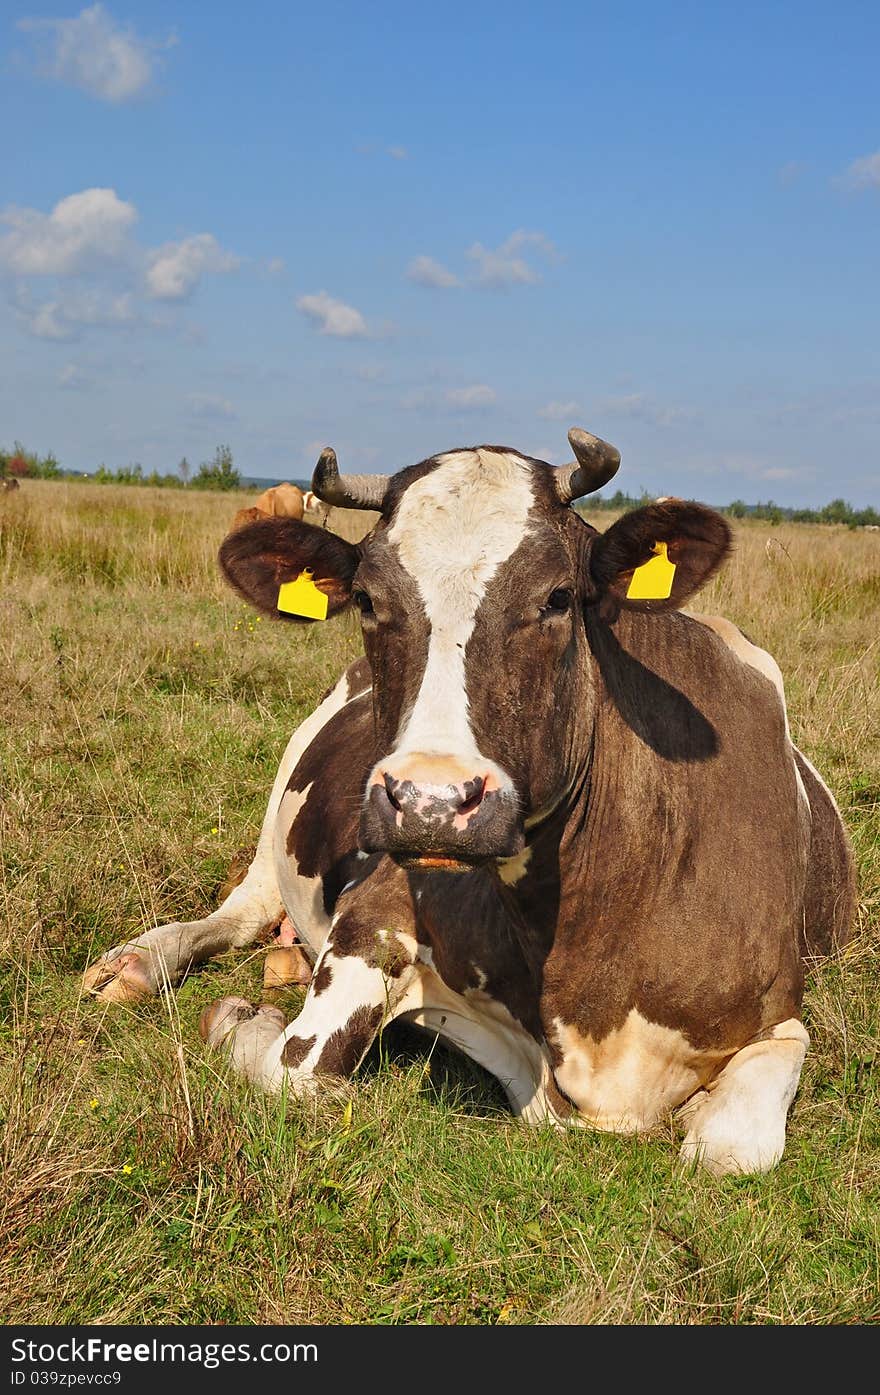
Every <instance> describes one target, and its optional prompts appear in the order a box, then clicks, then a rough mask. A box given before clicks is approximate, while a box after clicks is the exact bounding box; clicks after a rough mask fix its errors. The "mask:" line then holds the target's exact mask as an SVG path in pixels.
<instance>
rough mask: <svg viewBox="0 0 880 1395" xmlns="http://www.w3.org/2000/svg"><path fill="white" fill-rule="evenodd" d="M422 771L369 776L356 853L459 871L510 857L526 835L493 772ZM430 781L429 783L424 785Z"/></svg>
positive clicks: (511, 798)
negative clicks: (446, 776)
mask: <svg viewBox="0 0 880 1395" xmlns="http://www.w3.org/2000/svg"><path fill="white" fill-rule="evenodd" d="M437 765H438V762H437V761H436V760H432V761H431V762H430V765H429V766H428V768H427V769H426V770H425V771H420V770H419V768H418V765H417V764H414V763H413V762H412V761H411V760H410V761H407V763H406V767H405V768H404V769H401V770H399V771H394V770H393V769H388V768H383V767H382V765H381V763H380V765H379V766H378V767H377V768H376V769H375V770H374V771H373V774H372V777H371V780H370V783H369V785H368V787H367V793H366V799H365V801H364V807H363V812H362V814H361V827H360V846H361V848H363V850H364V851H365V852H387V853H390V854H391V855H392V856H393V857H394V858H396V859H397V860H398V861H399V862H402V863H404V864H406V865H408V866H416V867H421V868H425V869H432V870H442V871H461V870H466V869H467V867H469V866H472V865H474V864H475V863H483V862H490V861H492V860H493V859H494V858H499V857H513V856H514V855H515V854H516V853H518V852H519V851H520V850H521V849H522V846H523V841H524V831H523V826H522V819H521V817H520V813H519V807H518V802H517V799H516V795H515V793H514V791H513V789H512V787H511V786H510V785H504V784H501V782H500V781H499V780H498V779H497V777H496V776H495V775H494V774H493V773H492V772H487V771H483V772H481V773H476V772H474V773H468V774H465V773H463V772H461V771H459V770H454V771H450V772H448V773H449V774H450V775H451V777H452V778H450V779H449V780H448V781H444V780H443V779H442V775H443V773H444V772H443V771H442V770H438V769H437ZM426 776H427V777H429V778H426Z"/></svg>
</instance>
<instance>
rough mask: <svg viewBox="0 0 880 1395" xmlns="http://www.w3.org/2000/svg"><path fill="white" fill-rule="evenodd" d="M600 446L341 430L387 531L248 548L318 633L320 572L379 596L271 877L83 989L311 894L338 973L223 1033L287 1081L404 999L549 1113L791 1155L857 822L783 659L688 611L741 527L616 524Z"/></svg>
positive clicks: (725, 1149) (238, 571) (301, 529)
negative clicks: (563, 458)
mask: <svg viewBox="0 0 880 1395" xmlns="http://www.w3.org/2000/svg"><path fill="white" fill-rule="evenodd" d="M569 440H570V443H571V446H572V449H573V451H574V454H575V457H576V458H575V460H574V461H573V462H572V463H571V464H570V465H567V466H563V467H559V468H554V467H553V466H551V465H549V464H547V463H546V462H544V461H541V460H537V459H534V458H533V457H530V456H528V455H524V454H521V453H520V452H518V451H516V450H514V449H512V448H507V447H499V446H480V447H474V448H469V449H459V450H454V451H451V452H447V453H445V454H442V455H437V456H432V457H430V458H429V459H426V460H423V461H422V462H421V463H419V464H417V465H413V466H411V467H408V468H406V469H403V470H401V471H400V472H398V473H397V474H395V475H393V476H389V477H375V476H373V477H371V476H357V475H349V476H344V475H341V474H340V473H339V468H338V464H337V461H336V456H335V454H334V452H333V451H332V450H330V449H327V450H325V451H324V452H323V453H322V455H321V457H320V459H319V461H318V465H317V467H316V469H315V473H314V477H313V489H314V491H315V493H316V494H317V495H319V497H321V498H322V499H324V500H326V501H328V502H330V503H332V504H334V505H337V506H340V505H341V506H347V507H353V508H363V509H372V510H377V511H378V512H379V519H378V522H377V523H376V525H375V527H374V528H373V530H372V532H371V533H370V534H369V535H368V536H367V537H366V538H365V539H364V540H363V541H361V542H360V543H359V544H352V543H349V542H347V541H346V540H344V539H342V538H340V537H338V536H336V535H334V534H332V533H329V532H325V531H323V530H321V529H317V528H314V527H310V526H308V525H306V524H303V523H301V522H296V521H294V520H291V519H279V518H271V519H263V520H260V521H257V522H255V523H253V524H251V525H249V526H248V527H246V528H243V529H241V530H240V531H238V532H235V533H233V534H231V535H230V536H229V537H227V538H226V539H225V540H224V542H223V544H222V546H221V548H220V553H219V564H220V568H221V570H222V572H223V574H224V576H225V577H226V579H227V580H228V581H229V583H230V584H231V585H232V587H233V588H234V589H235V590H236V591H237V592H238V594H239V595H241V596H242V597H244V598H245V599H247V600H248V601H249V602H250V603H251V604H253V605H254V606H255V607H256V608H257V609H258V610H259V611H261V612H262V613H263V614H264V615H267V616H272V617H274V618H278V619H280V620H281V621H282V622H286V623H289V624H293V625H297V624H309V623H314V621H313V620H309V619H305V618H301V617H300V616H298V615H297V614H296V613H293V610H295V607H293V608H292V609H291V608H287V609H282V610H279V609H278V606H279V603H280V595H279V593H280V591H281V588H282V587H284V586H286V585H288V584H290V583H296V584H297V585H299V586H302V585H306V586H307V587H311V588H314V590H315V592H319V593H320V597H321V606H322V607H323V605H324V601H326V611H327V615H328V616H332V615H335V614H338V613H339V612H341V611H343V610H344V609H345V608H346V607H350V606H354V607H355V608H356V609H357V610H358V611H359V613H360V622H361V626H362V630H363V639H364V646H365V656H364V657H362V658H361V659H359V660H357V661H356V662H355V663H354V664H353V665H352V666H351V667H350V668H349V669H348V670H347V671H346V672H345V673H344V674H343V676H342V677H341V678H340V679H339V681H338V682H337V683H336V685H335V686H334V687H333V688H332V690H331V691H330V692H329V693H328V694H327V695H326V696H325V697H324V699H323V700H322V701H321V703H320V704H319V706H318V707H317V708H316V710H315V711H314V712H313V713H312V714H311V715H310V716H309V717H308V718H307V719H306V720H305V722H304V723H303V724H302V726H300V728H299V729H298V730H297V731H296V732H295V733H294V735H293V737H292V738H291V740H290V743H289V745H288V747H287V749H286V751H285V753H284V756H283V758H282V761H281V764H280V766H279V769H278V772H277V774H276V777H275V783H274V785H273V788H272V793H271V796H270V799H269V805H268V809H267V812H266V816H265V820H264V823H263V826H262V831H261V833H260V838H259V843H258V846H257V851H256V854H255V857H254V859H253V862H252V864H251V866H250V868H249V870H248V873H247V875H246V877H245V879H244V881H243V882H241V884H240V885H239V886H237V887H235V888H234V890H233V891H232V892H231V893H230V895H229V896H228V898H227V899H226V900H225V901H224V902H223V904H222V905H221V906H220V907H219V909H218V910H216V911H215V912H213V913H212V914H211V915H209V916H207V917H206V918H204V919H203V920H197V921H191V922H184V923H179V922H175V923H172V924H169V925H165V926H159V927H157V928H156V929H153V930H151V931H149V932H147V933H146V934H144V935H142V936H140V937H139V938H137V939H135V940H133V941H131V942H130V943H129V944H125V945H120V946H117V947H116V948H115V949H113V950H111V951H109V952H108V954H107V955H105V956H104V957H103V958H102V959H101V960H99V961H98V962H97V963H96V964H94V965H93V966H92V967H91V968H90V969H89V970H88V972H87V973H86V977H85V987H86V989H87V990H88V991H91V992H95V993H98V994H99V995H100V996H102V997H103V998H105V999H110V1000H122V1001H132V1000H134V999H136V998H138V997H142V996H145V995H149V994H151V993H156V992H157V991H159V989H160V988H161V987H162V986H163V985H172V984H175V983H177V982H179V981H180V980H181V978H182V977H183V976H184V975H185V974H186V973H187V972H188V971H189V969H190V968H191V967H192V966H194V965H196V964H198V963H199V962H201V961H202V960H204V959H206V958H207V957H209V956H210V955H212V954H214V953H217V952H219V951H221V950H225V949H228V948H230V947H232V946H243V945H246V944H249V943H251V942H252V941H253V940H254V939H255V938H256V937H257V936H258V935H259V934H261V933H264V932H265V931H266V930H267V929H268V928H270V927H271V926H272V925H275V924H277V923H278V920H279V919H280V918H281V916H282V915H285V914H286V915H287V917H289V919H290V921H291V922H292V924H293V925H294V926H295V927H296V929H297V931H298V933H299V935H300V938H301V940H302V942H303V946H304V948H305V949H306V950H307V952H308V954H309V956H310V958H311V959H312V960H313V964H314V971H313V975H312V978H311V983H310V985H309V987H308V990H307V992H306V995H305V1001H304V1003H303V1006H302V1009H301V1011H300V1012H299V1013H298V1015H297V1016H296V1017H295V1018H294V1020H293V1021H291V1022H290V1023H287V1022H286V1021H285V1017H284V1014H283V1013H282V1012H281V1010H280V1009H279V1008H278V1007H277V1006H275V1005H269V1004H264V1005H263V1006H261V1007H260V1008H258V1009H255V1008H254V1007H253V1006H252V1005H251V1004H250V1003H249V1002H247V1001H246V1000H245V999H243V998H239V997H229V998H225V999H222V1000H221V1001H220V1002H219V1003H214V1004H212V1005H211V1006H210V1007H209V1008H208V1009H206V1011H205V1013H204V1015H203V1018H202V1023H201V1033H202V1036H203V1038H204V1039H205V1041H206V1042H207V1043H208V1045H209V1046H210V1047H216V1048H222V1049H224V1050H225V1051H226V1052H227V1053H228V1055H229V1057H230V1059H231V1061H232V1063H233V1065H234V1067H235V1068H236V1069H237V1070H239V1071H240V1072H242V1073H243V1074H244V1075H245V1076H246V1077H247V1078H249V1079H250V1080H252V1081H253V1082H256V1083H257V1084H259V1085H260V1086H262V1087H263V1088H265V1089H267V1090H270V1091H276V1090H280V1089H282V1087H284V1088H287V1089H288V1090H289V1091H290V1092H291V1094H294V1095H309V1094H310V1093H312V1092H313V1091H315V1090H316V1089H318V1088H319V1087H320V1085H321V1082H322V1081H324V1082H326V1081H328V1080H332V1078H334V1077H347V1076H350V1075H351V1074H352V1073H353V1072H354V1071H355V1070H356V1069H357V1067H358V1065H359V1064H360V1062H361V1061H362V1060H363V1058H364V1056H365V1054H366V1053H367V1051H368V1050H369V1048H370V1046H371V1043H372V1042H373V1041H374V1039H375V1038H376V1036H377V1034H378V1033H379V1032H380V1030H382V1028H383V1026H384V1024H385V1023H386V1022H388V1021H390V1020H391V1019H404V1020H407V1021H409V1022H413V1023H415V1024H417V1025H418V1026H421V1027H423V1028H426V1029H427V1030H428V1031H429V1032H431V1033H432V1034H434V1035H439V1036H440V1037H441V1038H443V1039H444V1040H445V1041H447V1042H449V1043H451V1044H452V1045H454V1046H456V1047H458V1048H459V1049H460V1050H462V1051H464V1052H465V1053H466V1054H467V1055H469V1056H470V1057H472V1058H473V1059H474V1060H475V1061H477V1062H478V1063H479V1064H480V1065H482V1066H483V1067H485V1068H486V1069H487V1070H489V1071H490V1072H492V1073H494V1074H495V1075H496V1076H497V1077H498V1079H499V1080H500V1081H501V1083H502V1085H503V1087H504V1089H505V1091H506V1092H507V1096H508V1098H509V1101H510V1104H511V1108H512V1110H513V1112H514V1113H515V1114H516V1115H518V1116H519V1117H521V1118H522V1119H523V1120H525V1121H527V1122H531V1123H545V1122H549V1123H551V1124H553V1125H559V1126H565V1125H571V1124H576V1125H582V1126H590V1127H594V1128H598V1129H605V1130H612V1131H618V1132H623V1133H641V1132H644V1131H645V1130H648V1129H650V1128H652V1126H654V1125H656V1124H658V1123H659V1122H662V1121H664V1120H666V1119H668V1118H669V1116H670V1115H672V1114H674V1115H675V1116H676V1117H677V1119H678V1120H679V1121H680V1123H681V1125H682V1129H683V1131H684V1138H683V1141H682V1143H681V1148H680V1156H681V1158H682V1159H683V1160H684V1162H685V1163H686V1164H687V1165H688V1166H690V1165H694V1164H700V1165H702V1166H703V1167H705V1168H707V1169H708V1170H709V1171H710V1172H711V1173H713V1174H715V1175H719V1176H720V1175H724V1174H726V1173H752V1172H762V1171H766V1170H768V1169H770V1168H771V1167H773V1166H774V1165H775V1163H776V1162H777V1161H778V1160H779V1158H780V1157H781V1156H782V1153H783V1149H784V1146H785V1131H786V1122H787V1116H788V1110H789V1107H790V1105H791V1103H792V1100H793V1098H794V1095H795V1092H796V1089H797V1086H798V1081H799V1077H800V1072H801V1067H802V1064H803V1061H804V1057H805V1054H806V1050H807V1047H808V1044H809V1039H808V1036H807V1032H806V1030H805V1029H804V1026H803V1023H802V1020H801V1006H802V998H803V990H804V973H805V965H807V964H809V963H810V962H811V961H812V960H813V959H814V958H817V957H819V956H824V955H826V954H830V953H832V952H833V951H835V950H837V949H839V948H841V947H842V946H843V945H844V944H845V943H846V941H847V938H848V936H849V934H850V927H851V922H852V918H853V912H854V898H855V883H854V863H853V857H852V852H851V848H850V844H849V840H848V837H847V834H846V831H845V829H844V826H843V822H842V820H841V817H840V814H839V811H838V809H837V806H836V805H835V802H834V799H833V798H832V795H831V794H830V792H829V790H828V788H827V786H826V785H825V783H824V781H823V780H822V779H821V777H820V776H819V774H818V773H817V771H816V770H815V769H814V767H813V766H812V765H811V763H810V762H809V761H808V760H807V759H806V757H804V756H803V755H802V754H801V752H800V751H798V750H797V749H796V748H795V747H794V746H793V745H792V742H791V737H790V734H789V728H788V721H787V717H786V710H785V698H784V693H783V689H782V680H781V676H780V674H779V670H778V667H777V666H776V664H775V662H774V661H773V660H772V658H771V657H770V655H769V654H766V653H765V652H764V651H763V650H761V649H759V648H758V647H757V646H756V645H754V644H752V643H751V641H749V640H748V639H747V638H746V637H745V636H744V635H743V634H742V633H741V632H740V631H739V630H738V629H737V628H736V627H735V626H733V625H732V624H731V623H730V622H729V621H727V620H726V619H724V618H723V617H706V618H704V619H700V618H697V617H695V616H692V615H688V614H685V613H683V612H682V609H681V608H682V606H684V605H685V604H686V603H688V602H690V601H691V600H692V598H693V597H694V596H695V595H696V593H697V592H698V591H699V589H700V587H702V586H703V585H704V584H705V583H706V582H707V581H708V580H709V579H710V578H711V577H712V576H713V575H714V574H715V572H716V571H717V570H718V568H719V567H720V566H721V565H722V564H723V562H724V561H725V559H726V557H727V555H728V553H729V551H730V548H731V532H730V528H729V525H728V523H727V522H726V520H725V519H724V518H723V517H722V516H721V515H720V514H718V513H716V512H715V511H713V510H712V509H710V508H708V507H706V506H704V505H702V504H698V503H693V502H688V501H685V500H680V499H669V500H667V501H666V502H664V503H661V504H657V503H654V504H648V505H646V506H644V507H642V508H638V509H636V510H634V511H633V512H630V513H628V514H625V515H623V516H622V517H621V518H619V519H618V520H617V521H616V522H614V523H613V524H612V525H611V526H610V527H609V528H608V529H607V530H606V531H605V532H601V533H600V532H597V531H596V529H594V528H593V527H591V526H590V525H589V524H588V523H587V522H586V521H585V520H584V519H583V518H582V517H581V516H580V515H579V514H578V513H577V512H576V511H574V510H573V509H572V508H571V507H570V505H571V503H572V501H573V500H575V499H577V498H580V497H582V496H584V495H586V494H588V493H590V492H591V491H593V490H596V489H599V488H601V487H602V485H603V484H605V483H606V481H607V480H608V479H610V478H611V477H612V476H613V474H614V473H615V471H616V470H617V468H618V465H619V461H620V456H619V453H618V452H617V451H616V450H615V449H614V447H612V446H610V445H608V444H607V443H606V442H604V441H601V440H600V439H599V438H597V437H595V436H591V435H590V434H589V433H587V432H585V431H581V430H579V429H572V431H571V432H570V433H569ZM658 573H659V575H658ZM284 594H285V595H286V594H288V593H287V592H285V593H284ZM306 608H308V607H306ZM294 662H295V660H294Z"/></svg>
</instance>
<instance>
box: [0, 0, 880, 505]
mask: <svg viewBox="0 0 880 1395" xmlns="http://www.w3.org/2000/svg"><path fill="white" fill-rule="evenodd" d="M0 42H2V45H3V56H2V60H0V61H2V83H0V128H2V131H3V133H4V134H3V137H2V150H3V159H2V169H3V177H2V185H0V443H2V444H6V445H11V443H12V441H13V440H14V439H19V440H21V441H23V442H24V443H25V444H26V445H27V446H29V447H30V448H31V449H35V450H38V451H40V452H44V451H47V450H50V449H51V450H54V451H55V453H56V454H57V455H58V456H59V458H60V459H61V462H62V464H64V465H68V466H71V467H74V468H79V469H85V470H88V469H91V468H94V467H95V466H97V465H98V464H99V463H101V462H104V463H106V464H107V465H108V466H110V467H116V466H118V465H126V464H129V463H130V462H133V461H140V462H141V463H142V464H143V466H144V468H145V469H147V470H149V469H153V468H156V469H159V470H161V471H165V470H173V469H175V468H176V466H177V463H178V461H179V460H180V458H181V456H183V455H186V456H187V457H188V459H189V460H190V462H191V463H192V464H193V465H197V464H198V463H199V462H200V461H201V460H204V459H207V458H209V457H210V456H211V455H213V452H214V449H215V447H216V445H218V444H220V443H224V444H226V443H228V444H229V445H230V446H231V448H232V451H233V455H234V458H235V462H236V464H237V465H238V466H239V468H241V470H242V471H243V472H244V473H245V474H249V475H259V476H272V477H276V478H299V477H305V476H308V475H309V474H310V473H311V469H312V466H313V464H314V461H315V459H316V458H317V454H318V451H319V450H320V448H321V446H322V445H324V444H332V445H333V446H335V448H336V450H337V452H338V454H339V458H340V464H341V466H342V468H349V469H359V470H368V471H370V470H394V469H397V468H399V467H400V466H402V465H405V464H409V463H412V462H413V461H415V460H418V459H421V458H422V457H423V456H426V455H430V454H432V453H434V452H437V451H443V450H447V449H451V448H453V447H455V446H460V445H471V444H476V443H482V442H495V443H499V444H506V445H512V446H515V447H517V448H519V449H521V450H524V451H526V452H529V453H532V454H537V455H539V456H541V457H543V458H544V459H548V460H551V461H553V462H554V463H559V462H561V461H563V460H565V459H567V458H568V452H567V443H566V439H565V438H566V432H567V430H568V428H569V427H570V426H572V425H580V426H583V427H586V428H587V429H588V430H590V431H594V432H595V433H597V434H598V435H601V436H604V437H606V438H607V439H608V440H611V441H613V442H614V443H615V444H616V445H618V446H619V447H620V449H621V451H622V454H623V465H622V467H621V471H620V474H619V476H618V481H619V483H620V485H621V487H623V488H625V489H627V490H629V491H630V492H638V491H639V490H640V489H647V490H649V491H651V492H652V493H663V494H666V493H676V494H681V495H684V496H687V497H694V498H700V499H705V500H707V501H708V502H712V503H726V502H728V501H730V500H732V499H734V498H737V497H740V498H744V499H746V500H749V501H755V500H758V499H770V498H772V499H775V500H776V501H777V502H780V503H785V504H804V505H808V504H821V503H824V502H826V501H827V500H829V499H830V498H832V497H838V496H843V497H844V498H846V499H848V500H849V501H850V502H851V503H853V504H855V505H857V506H863V505H865V504H874V505H875V506H876V505H880V343H878V333H877V326H878V308H880V307H878V288H880V274H878V250H880V99H878V88H877V54H878V51H880V7H878V6H877V5H876V3H874V2H873V0H871V3H864V4H862V3H843V4H839V5H836V6H831V5H830V4H827V3H826V4H811V3H809V0H806V2H805V3H797V4H774V3H763V4H750V3H740V4H738V5H736V6H733V5H714V4H706V3H702V4H684V3H674V2H673V3H669V4H663V5H660V4H657V3H627V2H626V0H619V2H618V3H615V4H591V3H578V4H575V3H568V0H562V2H560V3H553V0H549V3H542V4H540V5H539V4H533V3H530V4H516V3H506V4H503V5H502V4H499V3H479V0H477V2H476V3H469V4H459V3H457V0H447V3H446V4H444V5H442V6H437V7H430V8H428V7H423V6H416V5H412V4H399V3H397V2H396V0H392V3H387V2H386V3H382V2H381V0H380V3H376V4H373V5H366V4H363V3H359V4H355V3H332V0H331V3H327V0H325V3H323V4H321V5H320V6H318V5H314V4H309V5H306V4H302V3H299V4H297V3H290V0H287V2H286V3H274V2H271V3H256V4H253V5H250V6H243V5H241V4H234V5H233V4H228V3H224V2H223V0H217V2H216V3H214V4H212V5H210V6H208V5H204V4H198V5H196V4H194V3H192V0H178V3H168V0H149V3H143V2H142V0H137V3H126V4H122V3H116V0H108V3H107V4H105V5H94V6H90V7H87V8H85V9H82V8H78V7H77V5H76V4H75V3H74V4H73V5H72V6H70V8H69V9H68V8H65V6H64V3H63V0H60V2H59V0H52V4H51V5H48V6H46V7H45V8H43V7H42V6H41V4H40V0H22V4H21V6H20V7H19V6H16V5H15V4H14V3H13V4H8V3H7V5H5V6H4V7H3V18H2V20H0Z"/></svg>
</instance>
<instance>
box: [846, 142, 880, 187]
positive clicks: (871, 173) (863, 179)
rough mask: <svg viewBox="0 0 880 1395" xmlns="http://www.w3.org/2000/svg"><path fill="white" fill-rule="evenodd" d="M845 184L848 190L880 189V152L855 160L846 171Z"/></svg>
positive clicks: (876, 151)
mask: <svg viewBox="0 0 880 1395" xmlns="http://www.w3.org/2000/svg"><path fill="white" fill-rule="evenodd" d="M843 183H844V184H845V185H846V187H847V188H848V189H880V150H875V151H874V153H873V155H862V156H860V157H859V159H858V160H853V162H852V164H851V165H849V166H848V167H847V169H846V172H845V174H844V176H843Z"/></svg>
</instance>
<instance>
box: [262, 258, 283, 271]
mask: <svg viewBox="0 0 880 1395" xmlns="http://www.w3.org/2000/svg"><path fill="white" fill-rule="evenodd" d="M266 270H267V271H268V273H269V275H270V276H280V275H281V274H282V272H283V271H285V270H286V266H285V261H284V258H283V257H269V259H268V261H267V262H266Z"/></svg>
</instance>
